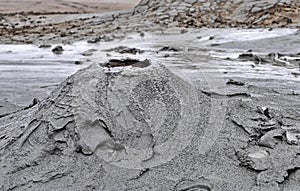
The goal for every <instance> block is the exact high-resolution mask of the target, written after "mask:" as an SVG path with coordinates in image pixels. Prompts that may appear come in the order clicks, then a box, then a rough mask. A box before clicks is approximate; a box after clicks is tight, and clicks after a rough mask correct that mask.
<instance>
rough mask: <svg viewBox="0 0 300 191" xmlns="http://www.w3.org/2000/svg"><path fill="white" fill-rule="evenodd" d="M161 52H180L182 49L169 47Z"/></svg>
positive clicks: (163, 48)
mask: <svg viewBox="0 0 300 191" xmlns="http://www.w3.org/2000/svg"><path fill="white" fill-rule="evenodd" d="M159 51H160V52H163V51H168V52H179V51H180V49H178V48H174V47H169V46H164V47H162V48H161V49H160V50H159Z"/></svg>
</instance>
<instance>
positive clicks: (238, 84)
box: [226, 79, 245, 86]
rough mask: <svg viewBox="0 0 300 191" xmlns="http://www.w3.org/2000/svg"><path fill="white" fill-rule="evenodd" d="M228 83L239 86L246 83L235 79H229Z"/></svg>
mask: <svg viewBox="0 0 300 191" xmlns="http://www.w3.org/2000/svg"><path fill="white" fill-rule="evenodd" d="M226 84H228V85H237V86H244V85H245V83H244V82H239V81H236V80H233V79H229V80H228V81H227V82H226Z"/></svg>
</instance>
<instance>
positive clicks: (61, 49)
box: [52, 45, 64, 54]
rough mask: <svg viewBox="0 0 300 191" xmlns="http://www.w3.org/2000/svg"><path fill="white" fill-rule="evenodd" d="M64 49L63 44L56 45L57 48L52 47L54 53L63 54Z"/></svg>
mask: <svg viewBox="0 0 300 191" xmlns="http://www.w3.org/2000/svg"><path fill="white" fill-rule="evenodd" d="M63 51H64V49H63V47H62V46H60V45H59V46H56V47H55V48H53V49H52V52H53V53H54V54H62V53H63Z"/></svg>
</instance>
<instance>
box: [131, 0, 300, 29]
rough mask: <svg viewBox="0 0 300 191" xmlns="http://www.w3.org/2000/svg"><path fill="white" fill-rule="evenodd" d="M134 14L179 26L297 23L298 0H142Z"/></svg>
mask: <svg viewBox="0 0 300 191" xmlns="http://www.w3.org/2000/svg"><path fill="white" fill-rule="evenodd" d="M134 14H142V15H143V17H144V18H145V19H147V20H149V19H150V20H151V21H154V22H156V23H160V24H164V25H175V26H180V27H240V26H244V27H251V26H253V27H287V26H294V27H300V0H258V1H257V0H244V1H243V0H142V1H141V2H140V3H139V4H138V5H137V6H136V7H135V9H134Z"/></svg>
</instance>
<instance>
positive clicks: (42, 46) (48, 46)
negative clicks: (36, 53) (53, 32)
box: [39, 44, 51, 48]
mask: <svg viewBox="0 0 300 191" xmlns="http://www.w3.org/2000/svg"><path fill="white" fill-rule="evenodd" d="M39 48H51V45H50V44H41V45H39Z"/></svg>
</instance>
